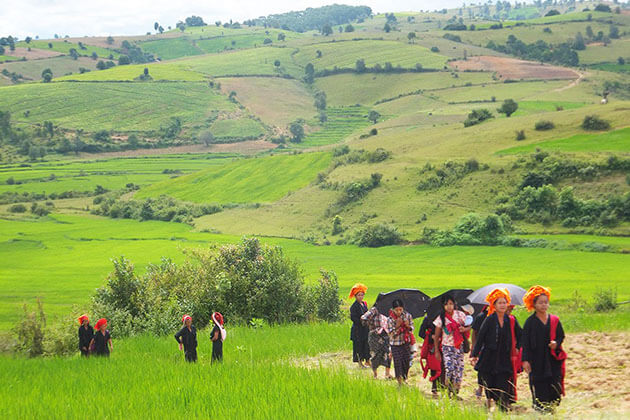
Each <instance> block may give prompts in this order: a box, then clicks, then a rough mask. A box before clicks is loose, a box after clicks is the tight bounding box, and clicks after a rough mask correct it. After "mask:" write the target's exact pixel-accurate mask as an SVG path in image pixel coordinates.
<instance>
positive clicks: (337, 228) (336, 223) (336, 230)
mask: <svg viewBox="0 0 630 420" xmlns="http://www.w3.org/2000/svg"><path fill="white" fill-rule="evenodd" d="M341 232H343V227H342V226H341V217H340V216H339V215H336V216H335V217H333V222H332V232H331V233H332V234H333V235H339V234H340V233H341Z"/></svg>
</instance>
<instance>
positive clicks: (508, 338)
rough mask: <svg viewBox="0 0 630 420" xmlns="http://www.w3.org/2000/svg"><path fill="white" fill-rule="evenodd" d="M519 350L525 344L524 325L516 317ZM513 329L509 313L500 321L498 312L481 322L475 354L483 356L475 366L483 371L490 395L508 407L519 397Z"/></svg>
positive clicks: (504, 407) (482, 383)
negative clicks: (522, 327)
mask: <svg viewBox="0 0 630 420" xmlns="http://www.w3.org/2000/svg"><path fill="white" fill-rule="evenodd" d="M514 338H515V340H516V349H517V351H518V349H519V348H520V346H521V343H520V341H521V326H520V325H519V323H518V320H517V319H516V318H515V319H514ZM511 356H512V328H511V321H510V317H509V316H508V315H506V316H504V317H503V326H501V325H500V324H499V317H498V315H497V314H496V313H493V314H492V315H489V316H488V317H487V318H486V319H485V320H484V321H483V323H482V324H481V328H480V329H479V334H478V335H477V341H476V342H475V348H474V349H473V351H472V354H471V357H479V360H478V361H477V365H476V366H475V369H476V370H478V371H479V378H478V380H479V382H480V384H481V385H483V386H484V387H485V388H486V398H488V399H493V400H495V401H497V402H498V404H499V408H500V409H502V410H506V409H507V408H508V407H509V405H510V403H511V402H512V401H514V400H515V394H514V386H513V377H514V367H513V366H512V357H511Z"/></svg>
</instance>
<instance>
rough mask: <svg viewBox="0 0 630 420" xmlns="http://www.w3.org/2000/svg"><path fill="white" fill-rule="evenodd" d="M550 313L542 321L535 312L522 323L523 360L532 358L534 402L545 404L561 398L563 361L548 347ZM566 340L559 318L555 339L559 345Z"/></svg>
mask: <svg viewBox="0 0 630 420" xmlns="http://www.w3.org/2000/svg"><path fill="white" fill-rule="evenodd" d="M550 326H551V317H550V316H548V317H547V323H546V324H543V323H542V321H541V320H540V319H538V317H537V316H536V314H535V313H534V314H532V315H531V316H530V317H529V318H527V321H525V325H524V326H523V337H522V342H523V361H524V362H529V364H530V365H531V367H532V371H531V373H530V374H529V384H530V388H531V390H532V398H533V400H534V406H535V407H537V408H546V407H545V404H548V403H555V402H559V401H560V395H561V380H562V362H561V361H559V360H556V359H555V358H554V357H553V356H552V355H551V351H550V349H549V342H550V341H551V339H550ZM563 341H564V329H563V328H562V323H560V322H558V326H557V327H556V343H557V344H558V347H559V346H561V345H562V342H563Z"/></svg>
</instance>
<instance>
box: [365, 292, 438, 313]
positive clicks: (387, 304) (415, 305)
mask: <svg viewBox="0 0 630 420" xmlns="http://www.w3.org/2000/svg"><path fill="white" fill-rule="evenodd" d="M395 299H400V300H402V302H403V305H404V307H405V311H407V312H409V313H410V314H411V316H412V317H414V318H420V317H421V316H422V315H424V313H425V312H426V310H427V307H428V306H429V302H430V301H431V297H429V296H428V295H426V294H424V293H422V292H421V291H420V290H418V289H398V290H394V291H393V292H389V293H379V294H378V297H377V298H376V302H375V303H374V304H375V305H376V308H377V309H378V311H379V312H380V313H382V314H383V315H387V314H388V313H389V310H390V309H392V302H393V301H394V300H395Z"/></svg>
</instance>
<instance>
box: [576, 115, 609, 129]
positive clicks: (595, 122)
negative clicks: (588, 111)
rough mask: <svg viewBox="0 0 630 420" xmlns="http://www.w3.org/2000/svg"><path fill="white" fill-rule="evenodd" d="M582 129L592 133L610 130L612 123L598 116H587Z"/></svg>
mask: <svg viewBox="0 0 630 420" xmlns="http://www.w3.org/2000/svg"><path fill="white" fill-rule="evenodd" d="M582 128H583V129H584V130H590V131H601V130H608V129H610V123H609V122H608V121H606V120H603V119H601V118H599V117H598V116H597V115H587V116H586V117H584V121H582Z"/></svg>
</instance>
